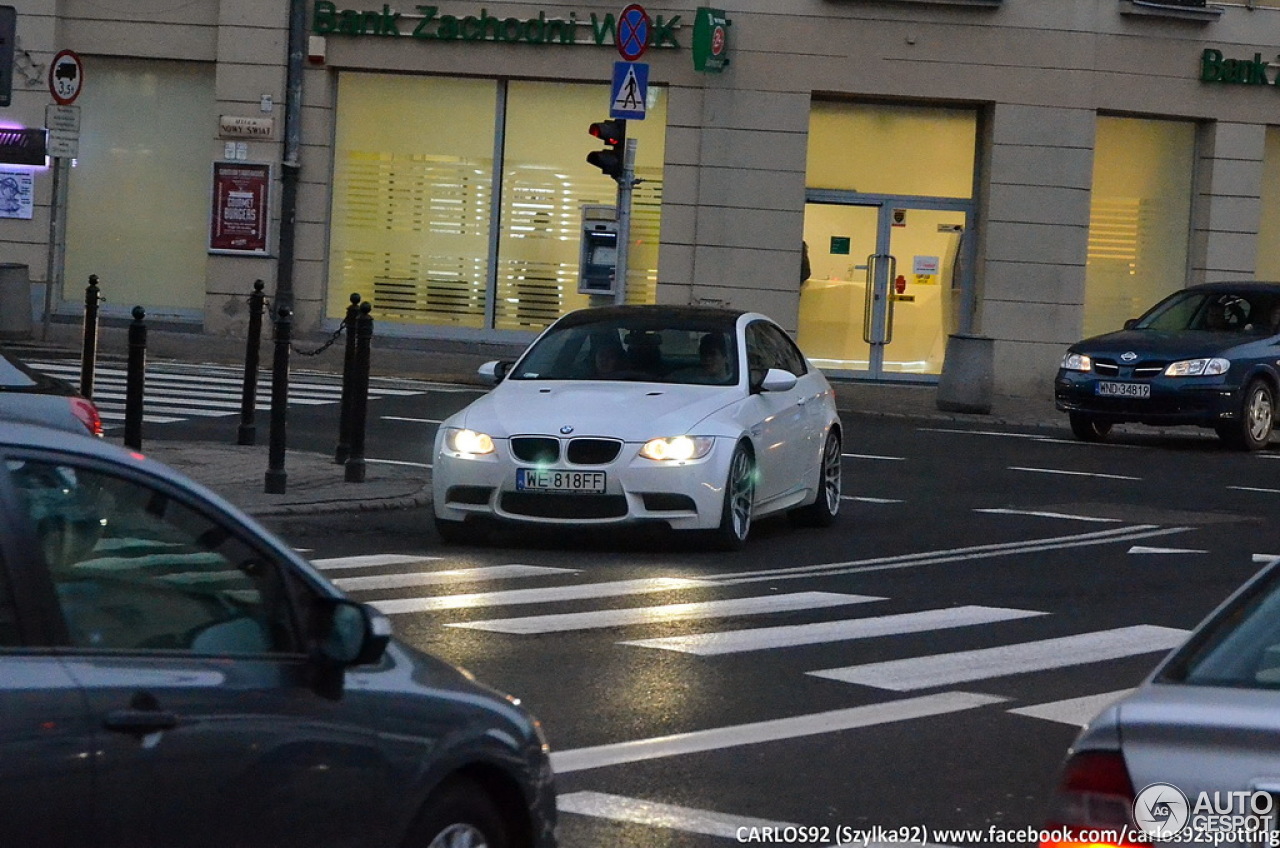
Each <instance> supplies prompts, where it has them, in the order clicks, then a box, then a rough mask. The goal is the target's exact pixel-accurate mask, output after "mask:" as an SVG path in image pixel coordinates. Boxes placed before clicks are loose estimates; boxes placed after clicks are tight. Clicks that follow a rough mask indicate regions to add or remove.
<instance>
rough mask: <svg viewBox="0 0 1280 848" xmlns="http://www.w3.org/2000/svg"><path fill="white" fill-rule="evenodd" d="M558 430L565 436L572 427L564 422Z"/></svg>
mask: <svg viewBox="0 0 1280 848" xmlns="http://www.w3.org/2000/svg"><path fill="white" fill-rule="evenodd" d="M560 432H561V433H563V434H564V435H566V436H567V435H569V434H570V433H572V432H573V428H572V427H570V426H569V425H568V424H566V425H564V426H563V427H561V428H560Z"/></svg>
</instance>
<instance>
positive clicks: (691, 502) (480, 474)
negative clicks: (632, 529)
mask: <svg viewBox="0 0 1280 848" xmlns="http://www.w3.org/2000/svg"><path fill="white" fill-rule="evenodd" d="M640 447H641V445H639V444H633V443H627V444H624V445H623V448H622V450H621V451H620V452H619V454H618V456H617V458H616V459H614V460H613V461H612V462H609V463H606V464H599V465H574V464H571V463H569V462H567V461H566V460H565V459H564V458H563V457H564V454H565V452H564V451H561V457H562V458H561V459H560V460H558V461H557V462H554V463H550V464H539V465H537V466H534V465H533V464H531V463H527V462H522V461H520V460H518V459H516V457H515V456H514V455H513V454H512V452H511V446H510V442H509V441H508V440H506V439H499V440H495V443H494V448H495V450H494V453H493V454H491V455H488V456H485V457H464V456H458V455H454V454H450V453H449V452H447V451H443V450H437V452H436V456H435V459H434V462H433V466H432V471H431V475H432V491H433V500H434V508H435V514H436V517H437V518H439V519H442V520H445V521H465V520H467V519H469V518H478V517H486V518H496V519H500V520H503V521H509V522H513V523H523V524H543V525H547V524H551V525H564V526H600V525H611V524H626V523H643V522H662V523H665V524H667V525H669V526H670V527H671V528H672V529H675V530H698V529H709V528H713V527H716V526H718V525H719V524H720V516H721V513H722V510H723V507H724V483H725V480H726V479H727V478H728V474H729V460H730V458H731V456H732V454H733V448H734V441H733V440H732V439H724V438H717V439H716V440H715V444H714V445H713V447H712V448H711V450H710V451H709V452H708V453H707V454H706V456H704V457H702V458H700V459H696V460H689V461H686V462H656V461H653V460H649V459H645V458H643V457H641V456H640V455H639V451H640ZM533 467H537V468H539V469H542V470H549V471H566V472H582V471H588V472H604V475H605V490H604V492H603V493H600V494H596V493H552V492H521V491H517V489H516V469H518V468H533Z"/></svg>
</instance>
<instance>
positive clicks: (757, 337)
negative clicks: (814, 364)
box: [747, 321, 809, 380]
mask: <svg viewBox="0 0 1280 848" xmlns="http://www.w3.org/2000/svg"><path fill="white" fill-rule="evenodd" d="M747 362H748V366H749V367H750V368H751V370H752V372H753V374H752V379H753V380H754V379H763V377H764V372H765V371H768V370H769V369H770V368H781V369H782V370H783V371H790V372H791V373H792V374H795V375H796V376H797V377H799V376H802V375H804V374H807V373H809V366H808V363H807V362H806V361H805V358H804V355H803V354H801V353H800V349H799V348H797V347H796V345H795V343H794V342H793V341H791V339H790V338H788V337H787V334H786V333H784V332H783V331H782V330H781V329H779V328H778V327H776V326H774V325H773V324H770V323H768V322H766V321H753V322H752V323H751V324H749V325H748V326H747ZM756 371H759V372H760V373H759V375H756V374H755V373H754V372H756Z"/></svg>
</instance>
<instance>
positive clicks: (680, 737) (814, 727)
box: [551, 692, 1008, 775]
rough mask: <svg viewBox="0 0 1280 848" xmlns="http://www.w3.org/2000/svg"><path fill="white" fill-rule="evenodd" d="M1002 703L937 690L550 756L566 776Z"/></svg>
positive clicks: (992, 698) (558, 771)
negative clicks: (878, 701)
mask: <svg viewBox="0 0 1280 848" xmlns="http://www.w3.org/2000/svg"><path fill="white" fill-rule="evenodd" d="M1006 700H1008V699H1007V698H1001V697H998V696H995V695H978V694H973V693H968V692H940V693H938V694H936V695H924V696H920V697H916V698H905V699H902V700H898V701H889V702H887V703H879V704H867V705H865V706H861V707H850V708H848V709H843V710H831V711H830V712H823V713H811V714H809V715H799V716H792V717H790V718H778V719H771V720H768V721H759V722H753V723H751V724H737V725H731V726H729V727H712V728H708V729H706V730H694V731H691V732H689V733H675V734H671V735H669V736H655V737H653V738H650V739H635V740H633V741H631V742H615V743H611V744H607V745H596V746H593V747H589V748H573V749H570V750H567V751H553V752H552V754H551V767H552V769H553V770H554V771H555V773H556V774H557V775H560V774H568V773H569V772H574V771H584V770H586V769H593V768H603V767H604V766H616V765H621V764H623V763H636V762H642V761H644V760H656V759H661V758H663V757H675V756H680V755H682V754H696V753H699V752H702V751H717V750H720V749H723V748H734V747H737V746H739V745H755V744H758V743H761V742H777V741H781V740H783V739H796V738H799V737H802V736H816V735H819V734H823V733H836V732H839V731H842V730H853V729H855V728H860V727H873V726H875V725H880V724H889V723H892V722H897V721H908V720H910V719H913V718H924V717H926V716H936V715H945V714H947V713H954V712H959V711H961V710H971V709H974V708H976V707H984V706H987V705H988V704H998V703H1001V702H1004V701H1006Z"/></svg>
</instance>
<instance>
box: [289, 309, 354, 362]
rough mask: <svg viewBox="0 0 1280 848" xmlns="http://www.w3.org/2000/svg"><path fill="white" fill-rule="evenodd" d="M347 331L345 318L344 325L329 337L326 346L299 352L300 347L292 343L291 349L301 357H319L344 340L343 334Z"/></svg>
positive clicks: (340, 325) (339, 326)
mask: <svg viewBox="0 0 1280 848" xmlns="http://www.w3.org/2000/svg"><path fill="white" fill-rule="evenodd" d="M346 329H347V319H345V318H343V319H342V323H341V324H339V325H338V329H336V330H334V331H333V335H332V336H330V337H329V340H328V341H327V342H325V343H324V344H322V345H320V347H318V348H316V349H315V350H299V349H298V346H297V345H295V344H292V343H290V345H289V349H290V350H292V351H293V352H294V353H296V354H298V355H299V356H319V355H320V354H322V353H324V352H325V351H326V350H328V349H329V348H331V347H333V345H334V342H336V341H337V340H338V339H340V338H342V332H343V331H344V330H346Z"/></svg>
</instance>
